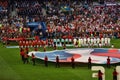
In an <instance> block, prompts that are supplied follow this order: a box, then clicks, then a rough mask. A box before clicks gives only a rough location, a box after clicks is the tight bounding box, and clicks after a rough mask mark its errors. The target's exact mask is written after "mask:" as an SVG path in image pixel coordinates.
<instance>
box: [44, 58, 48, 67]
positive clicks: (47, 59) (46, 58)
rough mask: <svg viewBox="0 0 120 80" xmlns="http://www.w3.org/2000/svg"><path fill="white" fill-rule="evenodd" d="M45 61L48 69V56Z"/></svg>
mask: <svg viewBox="0 0 120 80" xmlns="http://www.w3.org/2000/svg"><path fill="white" fill-rule="evenodd" d="M44 61H45V66H46V67H48V57H47V56H45V59H44Z"/></svg>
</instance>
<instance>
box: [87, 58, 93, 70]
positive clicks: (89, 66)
mask: <svg viewBox="0 0 120 80" xmlns="http://www.w3.org/2000/svg"><path fill="white" fill-rule="evenodd" d="M91 66H92V64H91V57H89V58H88V69H91Z"/></svg>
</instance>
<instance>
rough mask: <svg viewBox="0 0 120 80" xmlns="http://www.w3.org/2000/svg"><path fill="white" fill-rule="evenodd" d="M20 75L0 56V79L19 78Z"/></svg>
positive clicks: (18, 79)
mask: <svg viewBox="0 0 120 80" xmlns="http://www.w3.org/2000/svg"><path fill="white" fill-rule="evenodd" d="M20 79H21V77H20V76H19V75H18V74H17V73H16V72H15V71H14V70H13V69H12V68H11V67H10V66H9V65H8V64H7V63H6V62H5V61H4V60H3V58H2V57H0V80H20Z"/></svg>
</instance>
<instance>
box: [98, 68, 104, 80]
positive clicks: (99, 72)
mask: <svg viewBox="0 0 120 80" xmlns="http://www.w3.org/2000/svg"><path fill="white" fill-rule="evenodd" d="M102 75H103V73H102V72H101V70H99V71H98V80H103V79H102Z"/></svg>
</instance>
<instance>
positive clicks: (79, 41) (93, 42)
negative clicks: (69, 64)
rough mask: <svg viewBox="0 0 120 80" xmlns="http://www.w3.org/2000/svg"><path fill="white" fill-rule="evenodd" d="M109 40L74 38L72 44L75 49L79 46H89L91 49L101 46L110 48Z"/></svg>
mask: <svg viewBox="0 0 120 80" xmlns="http://www.w3.org/2000/svg"><path fill="white" fill-rule="evenodd" d="M110 41H111V39H110V38H95V37H94V38H74V40H73V44H74V46H76V47H81V46H83V47H84V46H89V47H90V46H91V47H94V46H96V47H103V46H110Z"/></svg>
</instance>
